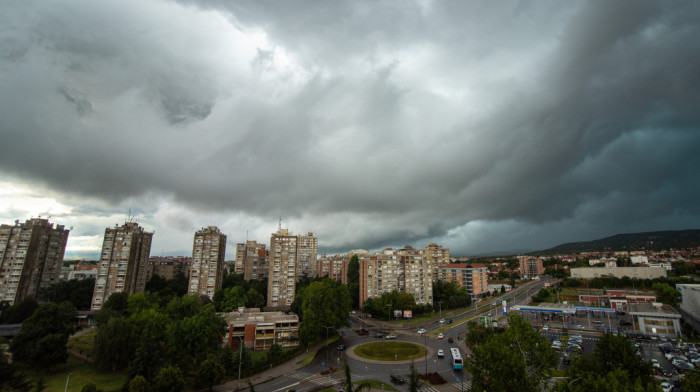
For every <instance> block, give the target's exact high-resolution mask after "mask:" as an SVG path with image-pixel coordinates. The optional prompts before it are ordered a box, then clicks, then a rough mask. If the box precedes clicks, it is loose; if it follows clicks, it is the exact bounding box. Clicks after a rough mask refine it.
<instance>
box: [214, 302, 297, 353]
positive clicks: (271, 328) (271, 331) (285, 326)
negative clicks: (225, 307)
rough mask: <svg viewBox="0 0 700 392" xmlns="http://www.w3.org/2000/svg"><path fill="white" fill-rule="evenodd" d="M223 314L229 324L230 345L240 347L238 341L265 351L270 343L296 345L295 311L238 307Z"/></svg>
mask: <svg viewBox="0 0 700 392" xmlns="http://www.w3.org/2000/svg"><path fill="white" fill-rule="evenodd" d="M224 317H225V318H226V322H227V323H228V324H229V329H228V337H227V340H228V345H229V347H240V344H241V342H243V344H245V345H246V347H249V348H252V349H253V350H266V349H268V348H270V347H271V346H272V345H273V344H278V345H279V346H281V347H293V346H298V345H299V316H297V315H296V314H286V313H283V312H261V311H260V309H242V308H239V309H238V311H236V312H231V313H226V314H224Z"/></svg>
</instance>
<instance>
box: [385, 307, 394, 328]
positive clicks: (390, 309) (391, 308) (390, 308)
mask: <svg viewBox="0 0 700 392" xmlns="http://www.w3.org/2000/svg"><path fill="white" fill-rule="evenodd" d="M386 306H387V307H388V308H389V326H391V311H392V310H393V309H394V308H393V305H392V304H386Z"/></svg>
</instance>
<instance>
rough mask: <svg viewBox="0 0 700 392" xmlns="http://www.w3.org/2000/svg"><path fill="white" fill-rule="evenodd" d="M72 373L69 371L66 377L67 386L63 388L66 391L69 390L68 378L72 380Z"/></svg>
mask: <svg viewBox="0 0 700 392" xmlns="http://www.w3.org/2000/svg"><path fill="white" fill-rule="evenodd" d="M70 375H71V373H68V377H66V387H65V388H63V392H66V391H67V390H68V380H70Z"/></svg>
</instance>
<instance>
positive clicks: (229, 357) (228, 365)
mask: <svg viewBox="0 0 700 392" xmlns="http://www.w3.org/2000/svg"><path fill="white" fill-rule="evenodd" d="M236 359H237V358H234V356H233V351H231V347H229V346H226V347H224V348H222V349H221V353H220V354H219V363H220V364H221V366H223V367H224V375H226V376H232V375H233V373H234V372H235V370H236Z"/></svg>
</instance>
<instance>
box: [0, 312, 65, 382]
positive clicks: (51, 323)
mask: <svg viewBox="0 0 700 392" xmlns="http://www.w3.org/2000/svg"><path fill="white" fill-rule="evenodd" d="M75 315H76V311H75V307H74V306H73V304H72V303H70V302H62V303H61V304H56V303H53V302H48V303H45V304H43V305H41V306H40V307H39V308H38V309H37V310H36V312H34V314H33V315H32V316H31V317H29V318H28V319H26V320H24V322H23V323H22V328H21V329H20V331H19V333H18V334H17V336H15V338H14V339H13V340H12V344H11V345H10V350H11V351H12V355H13V359H14V360H15V361H18V362H22V363H25V364H27V365H30V366H34V367H37V368H40V369H46V370H48V369H50V368H51V367H52V366H55V365H58V364H61V363H65V362H66V359H68V349H67V347H66V344H67V343H68V337H69V336H70V335H71V333H73V330H74V324H73V319H74V318H75Z"/></svg>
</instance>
